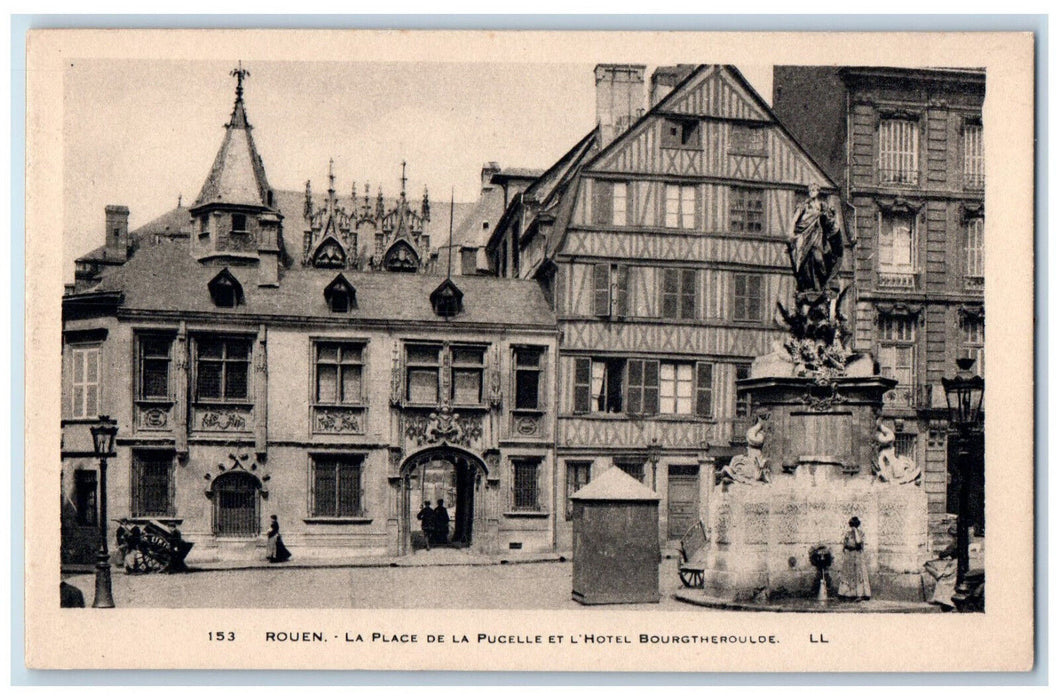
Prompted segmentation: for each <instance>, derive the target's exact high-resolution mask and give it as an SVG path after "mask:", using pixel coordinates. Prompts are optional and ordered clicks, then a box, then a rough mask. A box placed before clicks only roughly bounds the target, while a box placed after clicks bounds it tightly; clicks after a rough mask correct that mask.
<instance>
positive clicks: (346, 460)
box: [307, 451, 368, 522]
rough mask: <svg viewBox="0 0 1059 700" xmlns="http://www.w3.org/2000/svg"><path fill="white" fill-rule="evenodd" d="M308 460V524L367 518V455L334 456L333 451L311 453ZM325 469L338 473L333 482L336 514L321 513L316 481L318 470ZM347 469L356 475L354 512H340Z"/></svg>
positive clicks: (361, 453) (340, 453) (348, 453)
mask: <svg viewBox="0 0 1059 700" xmlns="http://www.w3.org/2000/svg"><path fill="white" fill-rule="evenodd" d="M308 457H309V469H308V481H309V483H308V489H307V492H308V493H307V495H308V503H307V508H308V518H307V520H310V521H314V520H323V521H335V522H342V521H350V520H352V521H358V520H363V519H365V518H367V517H368V515H367V507H366V505H365V489H364V472H365V464H366V462H367V454H365V453H364V452H332V451H311V452H310V453H309V455H308ZM322 465H326V466H328V467H333V468H334V471H335V478H334V492H333V494H332V495H333V498H334V504H333V505H334V512H322V511H321V509H320V501H319V486H320V484H319V479H318V478H317V470H318V468H319V467H321V466H322ZM343 467H345V468H348V469H350V470H351V471H353V472H354V473H355V474H356V477H355V479H354V481H355V485H356V489H355V493H356V504H355V508H354V509H353V510H352V511H350V512H340V511H341V510H342V509H341V505H342V504H341V502H340V501H341V476H342V475H341V470H342V468H343Z"/></svg>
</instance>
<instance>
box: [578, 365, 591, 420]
mask: <svg viewBox="0 0 1059 700" xmlns="http://www.w3.org/2000/svg"><path fill="white" fill-rule="evenodd" d="M591 407H592V360H590V359H589V358H587V357H575V358H574V413H588V412H589V411H590V410H591Z"/></svg>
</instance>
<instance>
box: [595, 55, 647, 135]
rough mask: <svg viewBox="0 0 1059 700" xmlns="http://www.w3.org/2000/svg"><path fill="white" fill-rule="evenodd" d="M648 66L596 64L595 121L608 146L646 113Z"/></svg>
mask: <svg viewBox="0 0 1059 700" xmlns="http://www.w3.org/2000/svg"><path fill="white" fill-rule="evenodd" d="M646 69H647V66H644V65H636V64H628V63H601V64H599V65H597V66H596V69H595V76H596V122H597V123H598V124H599V128H600V137H601V140H602V143H601V144H600V145H601V146H606V145H607V144H609V143H610V142H611V141H613V140H614V139H615V138H616V137H617V136H618V135H619V134H621V133H622V132H624V131H625V130H626V129H628V128H629V127H630V126H631V125H632V123H633V122H634V121H636V120H637V119H639V118H640V117H641V116H643V113H644V101H645V98H646V94H645V88H644V71H645V70H646Z"/></svg>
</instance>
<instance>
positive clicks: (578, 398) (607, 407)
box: [574, 357, 625, 413]
mask: <svg viewBox="0 0 1059 700" xmlns="http://www.w3.org/2000/svg"><path fill="white" fill-rule="evenodd" d="M624 378H625V360H624V359H620V358H609V359H591V358H587V357H577V358H574V413H621V411H622V399H623V388H624V387H623V384H624Z"/></svg>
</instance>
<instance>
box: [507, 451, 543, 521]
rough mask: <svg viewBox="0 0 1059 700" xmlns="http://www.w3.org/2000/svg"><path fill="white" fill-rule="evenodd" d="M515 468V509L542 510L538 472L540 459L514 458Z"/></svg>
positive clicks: (513, 500)
mask: <svg viewBox="0 0 1059 700" xmlns="http://www.w3.org/2000/svg"><path fill="white" fill-rule="evenodd" d="M511 465H512V468H513V470H514V479H512V484H513V494H512V496H513V497H512V506H513V507H514V509H515V510H540V493H539V489H538V487H537V472H538V467H539V466H540V460H537V459H513V460H511Z"/></svg>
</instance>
